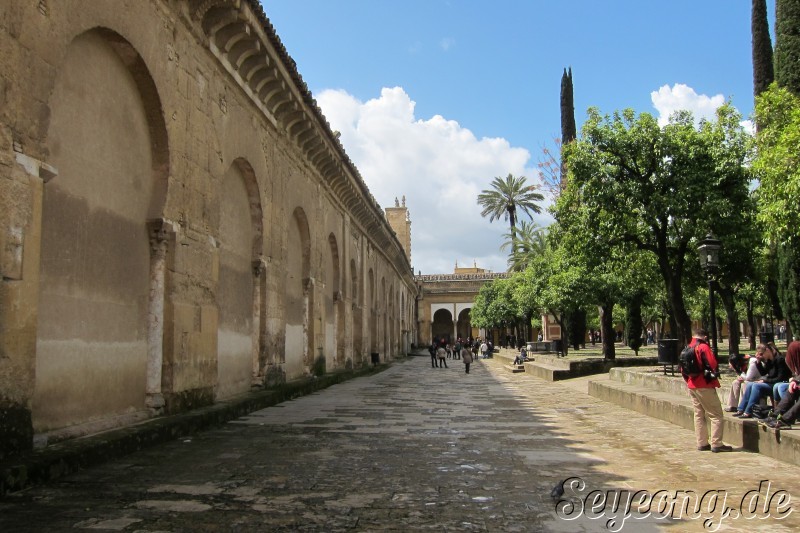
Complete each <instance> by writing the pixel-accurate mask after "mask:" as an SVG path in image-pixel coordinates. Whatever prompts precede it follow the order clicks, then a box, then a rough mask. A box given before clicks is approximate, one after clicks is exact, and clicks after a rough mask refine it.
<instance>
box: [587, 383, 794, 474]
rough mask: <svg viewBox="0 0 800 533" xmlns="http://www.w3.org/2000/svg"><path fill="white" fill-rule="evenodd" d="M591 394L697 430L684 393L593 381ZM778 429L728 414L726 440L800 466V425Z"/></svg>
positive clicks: (725, 427) (725, 426)
mask: <svg viewBox="0 0 800 533" xmlns="http://www.w3.org/2000/svg"><path fill="white" fill-rule="evenodd" d="M589 395H590V396H593V397H595V398H598V399H601V400H604V401H607V402H609V403H613V404H615V405H619V406H620V407H625V408H627V409H631V410H633V411H636V412H638V413H641V414H645V415H647V416H651V417H653V418H657V419H659V420H664V421H666V422H670V423H672V424H675V425H677V426H680V427H683V428H685V429H689V430H694V409H693V408H692V405H691V400H690V399H689V397H688V395H687V394H686V388H685V386H684V389H683V393H682V394H681V395H676V394H673V393H668V392H664V391H658V390H651V389H646V388H642V387H637V386H635V385H630V384H626V383H620V382H615V381H611V380H610V379H608V378H605V379H603V380H592V381H589ZM797 428H798V429H792V430H784V431H780V432H776V431H774V430H771V429H768V428H765V427H762V426H760V425H759V424H758V423H757V422H756V421H754V420H741V419H739V418H734V417H732V416H730V415H729V414H725V423H724V439H725V442H727V443H729V444H731V445H733V446H736V447H739V448H743V449H744V450H747V451H751V452H756V453H761V454H763V455H766V456H768V457H772V458H773V459H778V460H779V461H784V462H786V463H791V464H794V465H800V426H797Z"/></svg>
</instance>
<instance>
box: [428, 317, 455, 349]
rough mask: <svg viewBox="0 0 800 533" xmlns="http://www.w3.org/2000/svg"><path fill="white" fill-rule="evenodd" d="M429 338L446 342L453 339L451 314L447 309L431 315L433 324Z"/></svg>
mask: <svg viewBox="0 0 800 533" xmlns="http://www.w3.org/2000/svg"><path fill="white" fill-rule="evenodd" d="M431 336H432V337H433V339H434V340H436V341H440V340H441V339H445V340H446V341H448V342H449V341H450V340H452V337H453V313H451V312H450V311H448V310H447V309H439V310H437V311H436V312H435V313H434V314H433V323H432V324H431Z"/></svg>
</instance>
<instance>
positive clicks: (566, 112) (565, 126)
mask: <svg viewBox="0 0 800 533" xmlns="http://www.w3.org/2000/svg"><path fill="white" fill-rule="evenodd" d="M576 137H577V129H576V128H575V102H574V100H573V97H572V67H570V68H569V71H567V69H564V74H563V75H562V76H561V144H562V145H564V144H567V143H569V142H570V141H574V140H575V138H576Z"/></svg>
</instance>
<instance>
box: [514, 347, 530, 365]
mask: <svg viewBox="0 0 800 533" xmlns="http://www.w3.org/2000/svg"><path fill="white" fill-rule="evenodd" d="M527 360H528V351H527V350H526V349H525V347H524V346H523V347H521V348H520V349H519V353H518V354H517V356H516V357H514V364H515V365H521V364H522V363H524V362H525V361H527Z"/></svg>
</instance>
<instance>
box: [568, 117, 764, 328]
mask: <svg viewBox="0 0 800 533" xmlns="http://www.w3.org/2000/svg"><path fill="white" fill-rule="evenodd" d="M740 118H741V117H740V116H739V115H738V114H737V113H736V112H735V111H734V110H733V108H732V107H731V106H730V105H724V106H722V107H720V108H719V109H718V110H717V119H716V120H715V121H713V122H712V121H701V123H700V125H699V127H696V126H695V124H694V120H693V117H692V115H691V114H690V113H688V112H678V113H676V114H674V115H673V116H672V117H671V118H670V121H669V123H668V124H667V125H665V126H664V127H659V125H658V123H657V122H656V120H655V118H654V117H653V116H651V115H649V114H647V113H643V114H641V115H639V116H636V115H635V113H634V112H633V111H632V110H629V109H628V110H624V111H622V112H616V113H614V114H613V115H612V116H603V115H601V114H600V112H599V111H598V110H597V109H594V108H592V109H590V110H589V116H588V120H587V121H586V123H585V124H584V126H583V128H582V133H581V137H580V138H579V139H578V140H577V141H576V142H574V143H571V144H570V145H568V146H566V147H565V157H566V158H567V166H568V168H569V170H570V186H572V187H576V188H578V189H579V201H580V203H581V206H582V208H583V209H585V210H586V213H587V225H588V226H589V227H591V228H593V230H595V231H596V237H597V238H598V239H601V240H602V241H603V242H606V243H608V245H609V246H622V245H625V244H629V245H632V246H634V247H635V248H636V249H638V250H641V251H644V252H648V253H651V254H653V255H654V257H655V260H656V263H657V265H658V269H659V272H660V274H661V277H662V279H663V282H664V286H665V289H666V293H667V297H668V301H669V307H670V310H671V312H672V314H673V318H674V321H675V324H676V327H677V329H678V331H677V334H678V335H679V336H680V338H683V339H688V338H689V337H690V336H691V331H690V330H691V322H690V318H689V315H688V313H687V312H686V308H685V304H684V300H683V286H682V282H683V277H684V275H685V272H686V261H687V259H688V260H691V261H696V259H694V258H695V257H696V255H695V250H694V243H695V242H696V241H697V239H699V238H702V237H703V236H704V235H705V234H706V232H708V231H714V232H715V233H717V234H728V233H730V231H731V230H730V228H731V227H732V226H735V225H737V224H739V223H740V222H741V212H740V206H741V204H742V203H746V201H747V198H748V194H749V189H748V185H749V183H750V173H749V172H748V171H747V167H746V166H745V163H746V162H747V159H748V155H749V151H748V142H747V135H746V134H745V132H744V131H743V130H742V127H741V126H740V124H739V122H740Z"/></svg>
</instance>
